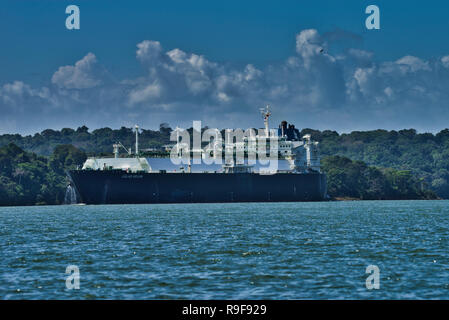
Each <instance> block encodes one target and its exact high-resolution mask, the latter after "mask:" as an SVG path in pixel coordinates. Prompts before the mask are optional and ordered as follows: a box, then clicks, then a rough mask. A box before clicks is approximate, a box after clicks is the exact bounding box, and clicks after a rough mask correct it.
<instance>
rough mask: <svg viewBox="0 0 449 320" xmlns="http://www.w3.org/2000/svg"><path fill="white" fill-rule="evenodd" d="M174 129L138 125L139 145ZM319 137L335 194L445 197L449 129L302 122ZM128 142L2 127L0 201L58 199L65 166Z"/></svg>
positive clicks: (108, 135)
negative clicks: (339, 128) (346, 128)
mask: <svg viewBox="0 0 449 320" xmlns="http://www.w3.org/2000/svg"><path fill="white" fill-rule="evenodd" d="M170 132H171V129H170V127H169V126H168V124H166V123H163V124H161V126H160V129H159V130H141V132H140V134H139V141H140V145H141V147H142V148H148V147H154V146H162V145H165V144H168V143H170ZM307 133H310V134H311V135H312V138H313V139H314V140H317V141H319V142H320V151H321V154H322V165H323V170H324V171H325V172H326V174H327V175H328V184H329V194H330V196H332V197H337V198H339V197H341V198H357V199H428V198H434V197H435V195H438V196H439V197H442V198H449V130H448V129H445V130H442V131H441V132H439V133H437V134H431V133H417V132H416V130H414V129H408V130H399V131H387V130H374V131H354V132H351V133H345V134H339V133H337V132H335V131H329V130H325V131H318V130H313V129H303V130H302V131H301V135H304V134H307ZM117 141H120V142H121V143H123V144H124V145H125V146H127V147H129V146H133V144H134V132H133V130H132V128H125V127H122V128H120V129H115V130H114V129H110V128H102V129H97V130H93V131H89V129H88V128H87V127H85V126H82V127H79V128H78V129H76V130H74V129H69V128H65V129H62V130H51V129H47V130H44V131H42V132H41V133H36V134H34V135H29V136H21V135H19V134H14V135H12V134H4V135H0V181H1V183H0V205H6V204H11V205H18V204H26V205H28V204H44V203H45V204H58V203H62V202H63V198H64V192H65V188H66V185H67V179H66V177H65V173H64V170H66V169H68V168H70V167H74V166H76V165H80V164H82V162H83V161H84V159H85V158H86V156H89V155H111V153H112V144H113V143H115V142H117Z"/></svg>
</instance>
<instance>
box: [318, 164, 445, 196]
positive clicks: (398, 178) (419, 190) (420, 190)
mask: <svg viewBox="0 0 449 320" xmlns="http://www.w3.org/2000/svg"><path fill="white" fill-rule="evenodd" d="M322 169H323V171H324V172H325V173H326V176H327V181H328V194H329V196H331V197H334V198H338V197H348V198H357V199H363V200H387V199H435V198H436V195H435V193H434V192H432V191H430V190H428V188H427V186H426V184H425V183H424V181H422V180H420V179H417V178H416V177H415V176H413V175H412V173H411V172H410V171H408V170H395V169H391V168H389V169H379V168H375V167H370V166H368V165H366V164H365V163H364V162H362V161H352V160H351V159H348V158H345V157H341V156H330V157H326V158H324V159H323V161H322Z"/></svg>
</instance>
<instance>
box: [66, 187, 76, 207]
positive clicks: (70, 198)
mask: <svg viewBox="0 0 449 320" xmlns="http://www.w3.org/2000/svg"><path fill="white" fill-rule="evenodd" d="M76 203H78V200H77V199H76V191H75V188H74V187H72V186H71V185H68V186H67V189H66V191H65V197H64V204H76Z"/></svg>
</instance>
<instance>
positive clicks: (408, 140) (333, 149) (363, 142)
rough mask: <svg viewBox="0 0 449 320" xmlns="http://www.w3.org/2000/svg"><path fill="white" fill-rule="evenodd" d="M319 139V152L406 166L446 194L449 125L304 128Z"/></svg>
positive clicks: (378, 164)
mask: <svg viewBox="0 0 449 320" xmlns="http://www.w3.org/2000/svg"><path fill="white" fill-rule="evenodd" d="M306 133H311V134H312V138H313V139H315V140H317V141H319V142H320V151H321V155H322V156H323V157H324V156H333V155H340V156H345V157H347V158H350V159H352V160H361V161H363V162H365V163H366V164H368V165H370V166H376V167H382V168H393V169H396V170H408V171H410V172H411V174H412V175H413V176H415V177H419V178H423V179H424V182H423V183H425V184H426V185H427V186H428V187H429V188H431V189H432V190H434V191H435V192H436V193H437V194H438V196H440V197H442V198H449V129H444V130H442V131H440V132H439V133H437V134H436V135H433V134H431V133H417V132H416V130H414V129H407V130H399V131H387V130H373V131H354V132H351V133H348V134H346V133H345V134H338V133H337V132H335V131H329V130H326V131H318V130H312V129H304V130H302V132H301V134H306Z"/></svg>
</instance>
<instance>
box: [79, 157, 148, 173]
mask: <svg viewBox="0 0 449 320" xmlns="http://www.w3.org/2000/svg"><path fill="white" fill-rule="evenodd" d="M83 170H123V171H127V172H151V167H150V164H149V163H148V161H147V159H145V158H88V159H87V160H86V162H85V163H84V165H83Z"/></svg>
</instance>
